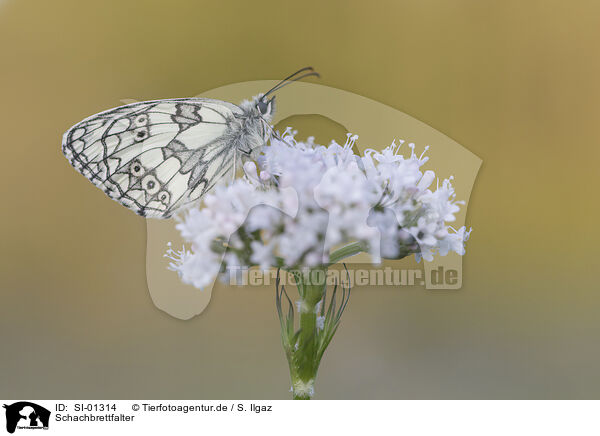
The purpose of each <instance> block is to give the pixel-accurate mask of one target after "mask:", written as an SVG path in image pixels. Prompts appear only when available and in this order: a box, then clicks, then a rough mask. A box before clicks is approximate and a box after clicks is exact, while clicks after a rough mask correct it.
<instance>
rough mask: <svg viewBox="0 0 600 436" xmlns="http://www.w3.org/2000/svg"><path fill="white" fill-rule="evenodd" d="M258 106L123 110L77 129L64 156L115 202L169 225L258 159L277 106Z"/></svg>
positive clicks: (198, 104)
mask: <svg viewBox="0 0 600 436" xmlns="http://www.w3.org/2000/svg"><path fill="white" fill-rule="evenodd" d="M258 101H260V96H259V97H256V98H255V99H253V100H252V101H245V102H243V103H242V104H241V105H240V106H236V105H234V104H231V103H228V102H224V101H220V100H212V99H203V98H185V99H169V100H155V101H146V102H139V103H133V104H129V105H125V106H121V107H118V108H115V109H110V110H108V111H104V112H101V113H99V114H96V115H94V116H92V117H89V118H86V119H85V120H83V121H81V122H79V123H77V124H75V125H74V126H73V127H71V128H70V129H69V130H68V131H67V132H66V133H65V134H64V136H63V142H62V149H63V153H64V155H65V156H66V157H67V159H68V160H69V162H70V163H71V165H73V166H74V167H75V169H77V171H79V172H80V173H81V174H82V175H84V176H85V177H86V178H88V179H89V180H90V181H91V182H92V183H94V185H96V186H97V187H99V188H100V189H102V190H103V191H104V192H105V193H106V194H107V195H108V196H109V197H110V198H112V199H114V200H117V201H119V202H120V203H121V204H123V205H124V206H126V207H128V208H130V209H132V210H134V211H135V212H136V213H138V214H139V215H142V216H147V217H151V218H169V217H170V216H171V215H172V214H173V213H174V212H175V211H177V210H179V209H181V208H182V207H184V206H185V205H187V204H189V203H192V202H194V201H196V200H198V199H199V198H200V197H201V196H202V195H203V194H205V193H206V192H207V191H208V190H210V189H211V188H212V187H213V186H214V184H215V183H216V182H217V181H218V180H219V179H221V178H223V177H225V176H228V175H233V173H234V172H235V168H236V167H238V163H239V161H240V160H241V158H242V157H243V156H247V157H250V158H256V155H257V153H258V152H259V151H260V149H261V147H262V146H263V145H264V144H265V142H266V141H267V139H268V136H269V126H268V122H269V121H270V120H271V117H272V115H273V112H274V103H273V102H272V101H270V102H269V103H268V106H267V107H260V106H258V105H257V102H258ZM261 108H262V109H263V110H264V113H263V112H262V111H261ZM265 109H266V110H265Z"/></svg>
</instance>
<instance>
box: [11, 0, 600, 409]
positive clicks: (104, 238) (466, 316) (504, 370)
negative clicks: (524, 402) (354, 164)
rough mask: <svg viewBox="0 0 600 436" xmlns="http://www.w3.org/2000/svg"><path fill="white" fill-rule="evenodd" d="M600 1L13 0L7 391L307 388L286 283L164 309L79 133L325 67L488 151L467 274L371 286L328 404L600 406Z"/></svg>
mask: <svg viewBox="0 0 600 436" xmlns="http://www.w3.org/2000/svg"><path fill="white" fill-rule="evenodd" d="M598 16H600V4H599V3H598V2H592V1H589V2H587V1H573V2H559V1H532V0H529V1H512V0H509V1H503V2H494V1H475V0H473V1H452V2H449V1H442V0H437V1H422V0H421V1H410V2H409V1H393V2H392V1H389V2H387V1H383V2H363V1H351V2H335V1H331V2H312V1H299V2H289V3H283V2H276V1H272V2H241V1H239V2H214V1H179V0H172V1H169V2H164V1H144V2H142V1H129V0H119V1H113V0H109V1H103V2H88V1H75V0H55V1H51V2H50V1H42V0H37V1H32V0H4V1H2V2H0V91H1V103H0V127H1V129H0V146H1V147H2V157H1V158H0V169H1V170H0V171H1V172H0V174H1V177H2V184H1V185H0V198H1V199H2V225H1V226H0V233H1V234H0V241H1V244H2V250H1V252H0V271H1V273H0V274H1V279H0V286H1V294H0V295H1V300H0V345H1V347H2V353H1V354H0V397H2V398H23V399H35V398H42V399H43V398H53V399H56V398H58V399H60V398H63V399H66V398H90V399H101V398H104V399H124V398H163V399H168V398H170V399H192V398H206V399H209V398H264V399H267V398H288V396H289V393H288V392H287V387H288V386H289V379H288V374H287V364H286V362H285V357H284V355H283V352H282V350H281V345H280V337H279V332H278V321H277V320H276V313H275V310H274V302H273V290H272V289H267V288H265V289H258V290H256V291H255V292H245V291H242V290H240V289H231V288H228V287H227V286H224V285H218V287H217V289H216V290H215V291H214V292H213V298H212V301H211V303H210V305H209V306H208V308H207V310H206V311H205V312H204V313H203V314H202V315H201V316H199V317H196V318H194V319H192V320H190V321H180V320H177V319H174V318H171V317H169V316H168V315H166V314H165V313H163V312H161V311H159V310H158V309H157V308H155V307H154V305H153V304H152V302H151V300H150V296H149V294H148V290H147V288H146V279H145V270H144V265H145V258H144V256H145V236H146V230H145V222H144V220H143V219H141V218H139V217H137V216H136V215H134V214H133V213H131V212H129V211H128V210H126V209H125V208H122V207H119V206H118V205H117V204H116V203H114V202H111V201H109V200H108V199H107V198H106V197H105V196H104V194H103V193H102V192H101V191H99V190H97V189H96V188H94V187H93V186H92V185H91V184H90V183H88V182H87V181H86V180H84V179H83V177H81V176H80V175H78V174H76V172H75V171H74V170H73V169H72V168H71V167H70V166H69V164H68V162H67V161H66V160H65V159H64V157H63V156H62V154H61V152H60V142H61V136H62V133H63V132H64V131H65V130H66V129H67V128H68V127H70V126H71V125H72V124H74V123H75V122H77V121H79V120H80V119H82V118H84V117H86V116H88V115H90V114H93V113H96V112H98V111H100V110H104V109H107V108H110V107H114V106H117V105H119V104H120V99H123V98H135V99H156V98H167V97H184V96H192V95H195V94H198V93H200V92H202V91H204V90H208V89H212V88H215V87H218V86H221V85H225V84H228V83H234V82H240V81H246V80H261V79H276V78H280V77H282V76H283V75H285V74H287V73H289V72H291V71H294V70H295V69H297V68H299V67H302V66H305V65H313V66H315V67H316V68H318V71H319V72H320V73H321V74H322V80H321V83H323V84H325V85H329V86H333V87H337V88H341V89H345V90H348V91H351V92H354V93H357V94H360V95H364V96H367V97H370V98H372V99H374V100H377V101H380V102H382V103H385V104H387V105H390V106H392V107H395V108H397V109H399V110H401V111H404V112H406V113H407V114H409V115H411V116H413V117H415V118H417V119H419V120H422V121H424V122H425V123H427V124H429V125H430V126H432V127H434V128H435V129H437V130H439V131H441V132H443V133H445V134H447V135H448V136H450V137H451V138H453V139H454V140H456V141H457V142H459V143H460V144H462V145H463V146H465V147H467V148H468V149H469V150H471V151H472V152H473V153H475V154H477V155H478V156H479V157H481V158H482V159H483V162H484V163H483V166H482V168H481V170H480V173H479V176H478V179H477V181H476V182H475V186H474V190H473V194H472V196H471V199H470V207H469V210H468V215H467V223H468V224H469V225H472V226H473V227H474V232H473V235H472V239H471V240H470V241H469V243H468V246H467V254H466V256H465V258H464V264H463V265H464V270H463V284H464V285H463V288H462V289H461V290H459V291H446V292H439V291H426V290H424V289H423V288H414V289H400V290H398V289H393V288H382V287H379V288H373V289H356V290H355V292H354V295H353V297H352V299H351V302H350V305H349V307H348V309H347V312H346V313H345V315H344V320H343V322H342V326H341V328H340V330H339V331H338V333H337V335H336V338H335V340H334V341H333V343H332V345H331V347H330V349H329V350H328V351H327V353H326V356H325V358H324V360H323V363H322V367H321V370H320V373H319V379H318V381H317V398H321V399H388V398H389V399H416V398H430V399H451V398H481V399H502V398H541V399H546V398H548V399H550V398H598V397H599V396H600V376H599V375H598V374H599V373H598V368H599V367H600V341H599V340H598V338H599V337H600V317H599V316H598V315H599V313H600V293H599V286H598V278H597V276H598V261H599V256H598V252H597V247H596V246H597V245H598V244H599V242H600V237H599V236H598V235H599V233H598V209H599V207H598V194H597V192H596V191H594V189H596V188H597V187H598V181H597V179H596V178H595V177H596V175H597V173H598V171H597V166H598V164H599V162H600V151H599V144H598V143H599V139H600V134H599V131H598V123H599V116H600V109H599V108H598V104H599V101H600V80H599V77H600V57H598V56H597V53H598V50H599V48H600V26H598ZM359 133H360V132H359Z"/></svg>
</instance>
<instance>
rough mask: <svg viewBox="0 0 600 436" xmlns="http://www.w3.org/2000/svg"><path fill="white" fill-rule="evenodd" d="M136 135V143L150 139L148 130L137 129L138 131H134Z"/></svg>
mask: <svg viewBox="0 0 600 436" xmlns="http://www.w3.org/2000/svg"><path fill="white" fill-rule="evenodd" d="M134 134H135V140H136V141H143V140H144V139H146V138H147V137H148V130H146V129H144V128H141V129H136V130H134Z"/></svg>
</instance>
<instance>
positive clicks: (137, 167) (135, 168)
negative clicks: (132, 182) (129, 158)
mask: <svg viewBox="0 0 600 436" xmlns="http://www.w3.org/2000/svg"><path fill="white" fill-rule="evenodd" d="M129 171H130V172H131V174H132V175H134V176H135V177H142V176H143V175H144V173H145V170H144V167H143V166H142V163H141V162H140V161H139V160H134V161H133V162H131V165H130V166H129Z"/></svg>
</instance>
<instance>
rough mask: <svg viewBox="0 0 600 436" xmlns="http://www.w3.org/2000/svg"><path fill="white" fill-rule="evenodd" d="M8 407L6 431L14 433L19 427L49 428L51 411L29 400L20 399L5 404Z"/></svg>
mask: <svg viewBox="0 0 600 436" xmlns="http://www.w3.org/2000/svg"><path fill="white" fill-rule="evenodd" d="M3 407H4V408H5V409H6V431H7V432H9V433H14V432H15V430H16V429H17V427H18V428H26V429H47V428H48V425H49V423H50V411H49V410H48V409H46V408H45V407H42V406H40V405H38V404H35V403H31V402H29V401H19V402H16V403H13V404H10V405H7V404H5V405H4V406H3Z"/></svg>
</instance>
